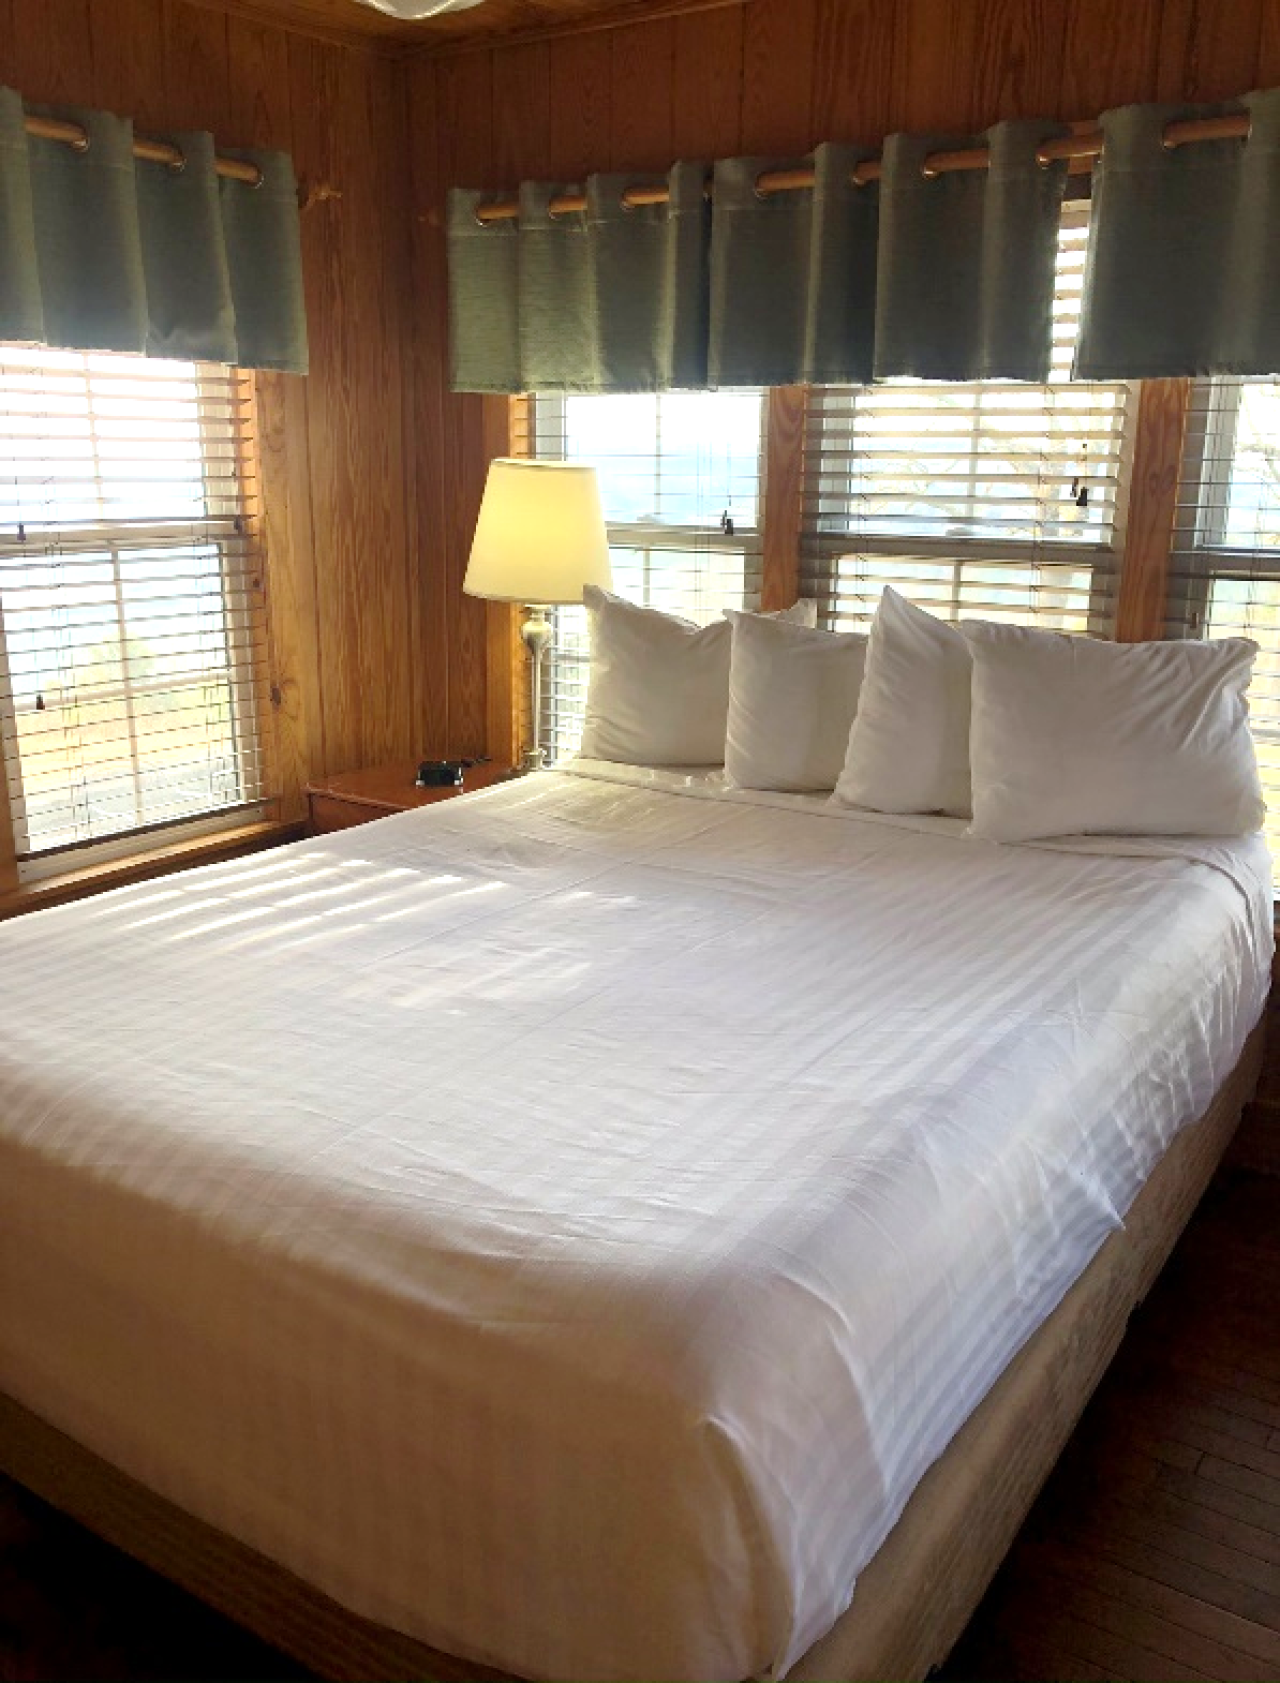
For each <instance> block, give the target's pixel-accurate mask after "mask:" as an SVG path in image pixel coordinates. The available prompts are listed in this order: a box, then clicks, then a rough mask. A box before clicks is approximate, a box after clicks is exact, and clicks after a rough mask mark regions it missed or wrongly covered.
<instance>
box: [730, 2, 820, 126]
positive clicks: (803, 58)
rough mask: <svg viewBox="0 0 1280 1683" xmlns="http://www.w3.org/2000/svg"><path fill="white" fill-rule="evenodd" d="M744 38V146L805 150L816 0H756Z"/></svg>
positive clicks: (749, 10)
mask: <svg viewBox="0 0 1280 1683" xmlns="http://www.w3.org/2000/svg"><path fill="white" fill-rule="evenodd" d="M745 26H746V27H745V34H744V37H743V43H742V150H743V151H744V152H748V153H755V152H778V153H783V154H786V153H803V152H807V151H808V150H809V149H810V147H811V146H812V145H813V144H814V142H815V141H817V140H821V139H823V138H824V137H823V136H822V135H817V134H814V132H813V113H812V102H813V59H814V52H815V49H816V43H817V33H818V7H817V0H752V3H751V5H750V6H748V8H747V11H746V18H745Z"/></svg>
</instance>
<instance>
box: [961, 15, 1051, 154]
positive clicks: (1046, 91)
mask: <svg viewBox="0 0 1280 1683" xmlns="http://www.w3.org/2000/svg"><path fill="white" fill-rule="evenodd" d="M1068 9H1069V8H1067V7H1065V6H1063V5H1061V4H1060V0H983V4H982V6H981V9H980V15H979V28H978V41H977V54H976V57H975V59H974V64H973V80H974V88H973V105H972V114H973V121H974V123H975V124H976V125H977V126H978V127H986V126H987V125H988V124H990V123H991V122H992V121H993V120H994V119H996V118H1007V117H1042V116H1044V115H1045V114H1046V113H1047V112H1049V111H1051V110H1052V109H1053V106H1054V103H1055V101H1056V99H1057V95H1058V84H1059V81H1060V78H1061V73H1062V44H1063V39H1064V36H1065V33H1066V25H1067V11H1068Z"/></svg>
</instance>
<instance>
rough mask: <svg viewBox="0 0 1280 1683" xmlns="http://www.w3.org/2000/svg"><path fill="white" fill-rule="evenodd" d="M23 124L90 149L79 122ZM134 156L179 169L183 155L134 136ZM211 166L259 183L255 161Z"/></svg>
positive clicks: (163, 143) (230, 161)
mask: <svg viewBox="0 0 1280 1683" xmlns="http://www.w3.org/2000/svg"><path fill="white" fill-rule="evenodd" d="M23 121H24V127H25V128H26V131H27V133H28V134H34V135H36V136H37V137H38V138H39V139H40V140H61V141H62V142H63V143H64V144H65V145H67V146H70V147H71V148H72V149H73V150H74V151H76V152H87V151H88V150H89V136H88V135H87V134H86V133H85V131H84V130H83V129H82V128H81V127H80V125H79V123H68V122H64V121H62V119H61V118H58V117H27V118H24V120H23ZM133 155H134V157H135V158H145V159H146V160H147V161H148V163H152V164H168V166H169V168H170V169H181V168H182V167H183V166H184V165H185V163H186V161H187V160H186V158H185V157H183V155H182V151H181V149H180V148H179V147H177V146H171V145H170V144H169V142H168V141H167V140H135V141H134V143H133ZM213 167H214V168H215V169H216V170H217V172H218V174H219V175H225V176H226V177H227V179H228V180H229V181H244V182H246V183H247V184H248V185H249V186H250V187H260V186H261V185H262V171H261V170H260V169H259V168H258V166H257V164H246V163H244V162H243V161H242V160H241V159H239V158H221V157H219V158H215V159H214V161H213Z"/></svg>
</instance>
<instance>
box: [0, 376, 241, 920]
mask: <svg viewBox="0 0 1280 1683" xmlns="http://www.w3.org/2000/svg"><path fill="white" fill-rule="evenodd" d="M26 348H27V347H25V346H24V347H17V346H15V347H14V349H26ZM37 348H39V347H37ZM2 349H3V347H0V350H2ZM58 354H59V355H68V354H72V355H74V354H78V355H80V356H82V357H83V358H84V359H85V365H84V366H85V370H86V377H88V374H89V372H90V370H89V359H99V358H103V357H106V356H107V355H108V354H110V353H106V352H98V351H85V352H81V353H68V352H60V353H58ZM147 360H148V359H147V358H145V357H142V356H137V357H132V356H128V355H125V354H121V355H120V356H119V361H120V363H121V365H122V372H124V373H126V374H127V370H128V366H129V365H130V364H131V363H135V362H136V363H145V362H146V361H147ZM179 360H180V361H182V359H179ZM183 366H187V367H190V368H192V369H193V370H194V379H195V383H196V387H197V397H196V417H197V425H198V437H199V446H200V466H201V481H202V485H203V498H204V503H205V508H206V512H205V513H204V515H202V516H198V517H196V518H190V519H173V518H170V517H159V518H147V517H145V516H144V517H142V518H139V519H130V518H121V519H115V520H112V519H107V518H102V519H97V520H90V521H66V522H60V521H56V520H49V521H39V522H31V521H25V522H23V523H21V524H20V525H18V526H17V527H16V528H15V527H13V526H9V525H6V526H3V527H0V560H7V561H15V562H18V563H19V564H20V563H21V562H22V561H23V560H24V558H26V559H29V560H30V561H31V562H32V564H33V565H36V566H38V565H39V564H40V558H41V557H47V556H52V555H58V554H61V555H66V556H68V557H75V556H84V557H86V558H89V557H92V558H95V559H99V558H105V559H106V561H107V565H108V567H109V570H110V578H109V587H110V589H111V590H112V592H113V593H114V599H115V602H116V620H115V626H116V628H117V629H118V630H119V633H120V636H121V642H122V649H123V648H124V647H126V646H127V631H126V627H127V615H126V603H125V595H124V591H125V586H126V584H127V580H126V578H125V576H124V568H125V566H126V565H127V562H128V559H129V558H130V557H131V556H132V557H145V556H147V555H148V554H149V553H151V552H158V553H160V554H163V553H164V552H165V551H170V552H178V551H181V550H188V551H211V552H213V555H214V556H216V567H217V576H218V580H219V589H218V592H217V601H218V603H219V612H220V615H221V622H222V636H223V638H224V641H225V648H226V662H225V667H224V669H223V671H224V679H223V682H224V684H225V692H226V697H227V705H228V713H229V718H228V734H229V736H230V738H231V740H232V742H233V743H234V750H233V752H234V772H235V781H236V786H237V797H236V798H235V799H232V800H229V801H226V802H222V803H219V804H217V805H215V806H209V807H201V808H198V809H194V808H193V809H192V810H190V811H184V812H181V813H179V814H177V815H176V816H172V817H164V818H159V819H156V820H154V821H151V822H143V823H135V824H131V825H127V826H122V827H120V828H118V829H111V830H108V831H104V832H99V833H97V834H90V835H87V836H83V837H78V838H76V839H73V840H70V841H56V842H54V843H52V844H45V845H37V846H35V847H33V845H32V832H31V825H30V821H29V817H28V813H27V789H26V786H25V779H24V770H23V763H22V751H21V741H20V728H19V721H20V718H21V716H22V714H23V713H24V712H25V711H27V709H25V708H22V709H20V708H19V707H18V705H17V699H16V697H15V695H14V690H13V682H12V667H11V653H10V642H9V637H8V635H7V633H6V626H5V604H4V600H3V597H2V596H0V696H3V697H6V698H7V700H5V701H4V703H3V705H0V777H3V778H4V779H5V780H6V788H5V790H4V801H3V809H4V816H5V818H6V819H7V826H6V828H7V831H8V834H7V836H6V837H5V855H6V858H7V860H8V861H9V863H8V873H9V875H10V876H11V877H12V878H14V879H16V882H17V884H18V886H19V887H21V886H22V885H24V884H27V883H31V884H35V883H40V882H43V881H46V880H48V879H50V878H52V877H57V876H60V875H63V874H65V873H67V872H70V871H74V872H80V871H84V870H92V869H93V868H94V867H96V866H98V865H107V864H110V863H111V862H113V861H116V860H119V859H120V858H122V857H125V856H128V855H131V854H136V853H140V852H145V851H159V850H162V849H164V848H166V847H170V846H173V845H177V844H181V843H183V842H186V841H189V840H191V839H192V838H196V837H201V836H209V837H216V836H217V835H218V834H220V833H222V832H224V831H229V830H233V829H238V828H241V827H243V826H244V825H245V824H246V823H253V822H254V821H256V820H262V819H265V818H266V817H267V816H268V812H269V810H270V808H271V807H272V805H273V803H274V801H275V790H274V775H273V770H274V767H273V762H274V742H273V740H272V735H273V733H272V730H271V723H270V719H269V717H268V710H267V708H266V706H265V705H264V699H265V695H266V692H267V689H268V687H269V685H270V682H271V674H270V671H269V669H268V668H269V665H270V655H269V648H270V628H269V620H268V615H267V612H266V603H267V598H266V591H265V588H264V585H263V566H262V559H263V558H262V555H261V553H260V539H259V535H258V522H257V521H256V519H255V518H254V514H255V497H254V493H253V492H252V491H251V489H250V487H251V484H252V482H253V474H252V470H251V463H250V460H249V458H250V454H251V449H252V437H253V429H252V425H251V424H250V423H249V422H248V419H247V417H248V416H249V415H251V414H252V412H253V408H254V405H255V403H256V396H257V392H256V383H255V380H254V376H253V375H252V373H250V372H248V371H246V370H243V369H231V368H228V367H225V366H223V365H221V364H212V363H207V362H190V363H187V362H184V363H183ZM108 377H109V376H108ZM215 388H217V395H214V392H215ZM2 392H3V385H2V383H0V397H2ZM228 406H229V410H230V413H229V416H228V415H227V414H226V413H225V411H226V410H227V409H228ZM95 420H96V417H95V416H94V415H93V414H92V412H90V416H89V425H90V429H91V433H92V429H93V427H94V424H95ZM228 443H229V445H230V450H229V452H228V449H227V446H228ZM227 462H230V463H231V464H232V471H231V472H230V473H223V474H218V473H216V472H215V471H213V470H214V468H215V466H216V465H220V464H221V465H225V464H226V463H227ZM102 484H103V481H102V479H101V477H95V485H97V486H98V487H101V486H102ZM100 512H101V511H100ZM15 534H16V535H15ZM235 551H238V552H239V554H238V557H237V555H236V554H235ZM104 572H105V569H104ZM236 573H239V574H240V575H241V581H240V583H239V584H238V585H237V584H236V582H235V574H236ZM106 582H108V581H107V580H106V579H105V578H104V583H106ZM17 588H18V589H21V588H22V587H21V586H18V587H17ZM52 624H53V621H52V617H51V618H50V625H51V626H52ZM209 682H210V678H209V676H208V674H201V673H197V674H195V675H192V676H190V677H188V678H184V677H181V676H179V677H176V678H175V677H170V678H168V679H165V678H164V677H163V676H161V677H160V678H157V679H154V680H148V679H147V678H145V677H142V676H137V677H134V676H132V675H131V674H130V673H129V672H128V670H127V667H125V669H124V670H123V672H122V675H121V678H120V681H119V683H118V684H117V683H111V684H108V685H105V686H103V687H104V690H106V691H108V692H110V693H108V694H106V695H105V696H97V695H95V697H94V700H101V699H106V700H108V701H110V702H112V703H113V704H114V703H115V702H117V701H118V702H119V704H120V714H119V715H118V717H120V718H122V719H123V721H124V724H123V728H122V729H121V731H120V734H119V736H118V737H113V739H112V746H118V745H119V744H120V743H123V742H126V741H127V743H128V747H129V754H128V758H129V770H128V771H127V772H124V773H122V775H123V776H125V777H126V778H132V780H133V782H134V784H135V787H136V786H137V784H138V779H139V777H140V776H141V775H142V773H143V770H144V767H143V766H142V764H141V762H140V760H139V756H138V749H137V740H138V738H137V736H136V735H135V731H134V706H135V703H136V702H137V701H138V700H139V699H140V698H143V697H145V696H146V695H148V694H161V693H176V692H179V691H182V690H185V689H191V690H193V691H195V690H197V689H200V688H207V687H208V685H209ZM117 690H118V691H119V695H118V696H117V695H116V693H115V692H116V691H117ZM89 763H91V762H89ZM28 775H29V772H28ZM14 789H16V790H17V792H18V798H17V800H15V799H14V798H13V795H12V792H11V791H13V790H14Z"/></svg>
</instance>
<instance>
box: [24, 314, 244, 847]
mask: <svg viewBox="0 0 1280 1683" xmlns="http://www.w3.org/2000/svg"><path fill="white" fill-rule="evenodd" d="M241 378H242V377H241V376H239V375H237V374H236V373H235V372H234V371H233V370H230V369H226V368H218V367H212V366H204V365H195V364H191V363H182V362H165V361H159V360H153V359H147V358H143V357H126V356H113V355H97V354H86V353H81V352H63V351H46V350H39V349H25V348H21V347H18V346H0V737H2V740H3V755H4V766H5V771H6V774H7V782H8V791H9V804H10V808H11V813H12V818H13V823H14V829H15V834H16V841H17V851H18V856H19V860H20V861H25V862H26V863H25V865H22V866H20V868H22V869H23V870H24V874H28V875H30V874H35V873H37V872H38V870H39V869H40V868H41V867H40V861H44V862H45V865H44V868H45V869H48V868H50V867H49V863H48V862H49V861H50V860H51V859H53V858H55V857H56V856H57V855H58V854H59V853H60V852H62V851H63V850H65V849H68V848H82V847H84V846H86V845H88V844H97V843H101V842H103V841H104V840H107V839H108V838H113V837H115V838H118V837H121V836H123V835H126V834H129V833H132V832H137V831H141V830H150V829H153V828H155V827H157V826H162V825H170V824H174V823H179V822H189V821H191V820H193V819H197V818H201V817H207V816H208V815H210V814H216V813H223V814H225V813H227V812H228V811H229V810H230V809H233V808H243V807H245V806H247V805H249V804H251V803H253V802H256V801H258V800H259V799H261V797H262V794H263V778H262V769H261V764H260V754H259V749H258V733H257V722H258V716H259V712H260V707H259V701H258V696H257V693H256V689H255V679H256V677H257V675H258V670H259V667H260V665H261V663H260V662H259V661H258V659H257V658H256V657H257V656H258V654H259V652H260V646H261V642H262V637H263V609H262V600H261V598H262V592H261V589H260V581H259V579H258V578H256V577H255V575H254V568H253V558H252V554H251V551H250V546H249V543H248V540H247V539H246V537H245V535H244V524H245V523H244V518H243V511H242V503H241V485H240V473H239V464H238V433H237V425H236V414H237V402H238V391H239V387H238V385H237V382H238V381H239V380H240V379H241ZM77 862H78V861H77Z"/></svg>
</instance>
